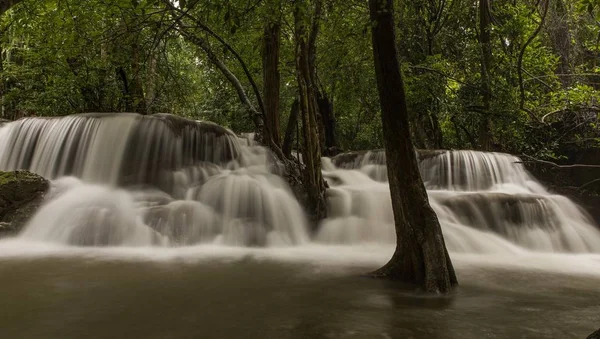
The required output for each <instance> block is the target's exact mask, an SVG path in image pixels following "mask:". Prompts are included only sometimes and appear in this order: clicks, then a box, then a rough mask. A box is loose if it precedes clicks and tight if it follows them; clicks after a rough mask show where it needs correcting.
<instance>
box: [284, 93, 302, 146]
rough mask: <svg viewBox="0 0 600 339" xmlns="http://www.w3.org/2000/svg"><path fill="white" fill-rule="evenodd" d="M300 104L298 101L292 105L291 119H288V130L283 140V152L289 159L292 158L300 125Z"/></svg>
mask: <svg viewBox="0 0 600 339" xmlns="http://www.w3.org/2000/svg"><path fill="white" fill-rule="evenodd" d="M299 105H300V103H299V102H298V99H296V100H294V102H293V103H292V109H291V110H290V118H289V119H288V124H287V128H286V129H285V138H284V139H283V146H282V147H281V150H282V151H283V154H284V155H285V156H286V157H287V158H291V156H292V146H293V144H294V132H296V126H297V125H298V111H299V110H300V108H299V107H298V106H299Z"/></svg>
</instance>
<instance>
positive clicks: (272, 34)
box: [262, 0, 281, 145]
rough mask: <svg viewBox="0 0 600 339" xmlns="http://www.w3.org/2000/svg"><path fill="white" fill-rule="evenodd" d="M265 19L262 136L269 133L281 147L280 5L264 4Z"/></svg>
mask: <svg viewBox="0 0 600 339" xmlns="http://www.w3.org/2000/svg"><path fill="white" fill-rule="evenodd" d="M266 7H267V8H266V13H267V14H266V17H265V27H264V38H263V49H262V57H263V88H264V90H263V96H264V98H265V120H266V121H265V126H267V128H266V129H265V130H264V132H263V133H264V134H265V135H267V133H269V134H270V135H271V139H273V143H275V144H276V145H281V135H280V134H281V133H280V132H279V102H280V100H279V87H280V82H281V76H280V74H279V50H280V45H281V3H280V0H269V1H267V4H266Z"/></svg>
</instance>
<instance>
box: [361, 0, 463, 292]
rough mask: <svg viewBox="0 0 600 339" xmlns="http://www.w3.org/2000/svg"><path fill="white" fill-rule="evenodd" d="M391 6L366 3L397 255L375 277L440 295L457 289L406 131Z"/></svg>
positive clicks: (383, 0) (387, 1)
mask: <svg viewBox="0 0 600 339" xmlns="http://www.w3.org/2000/svg"><path fill="white" fill-rule="evenodd" d="M392 1H393V0H369V9H370V13H371V21H373V29H372V39H373V55H374V59H375V74H376V76H377V88H378V90H379V99H380V102H381V111H382V113H381V119H382V122H383V133H384V137H385V149H386V158H387V167H388V173H389V181H390V193H391V197H392V207H393V210H394V220H395V224H396V251H395V252H394V255H393V256H392V259H391V260H390V261H389V262H388V263H387V264H386V265H385V266H383V267H382V268H380V269H379V270H377V271H376V272H374V273H373V275H374V276H375V277H382V278H389V279H394V280H399V281H402V282H405V283H409V284H414V285H417V286H420V287H421V288H423V289H424V290H425V291H427V292H433V293H445V292H448V291H450V290H451V289H452V287H453V286H455V285H456V284H457V280H456V275H455V273H454V268H453V267H452V262H451V261H450V257H449V255H448V251H447V250H446V245H445V243H444V237H443V235H442V229H441V227H440V223H439V221H438V218H437V216H436V214H435V212H434V211H433V209H432V208H431V206H430V205H429V201H428V198H427V192H426V191H425V186H424V185H423V181H422V180H421V175H420V173H419V168H418V165H417V158H416V154H415V150H414V148H413V144H412V138H411V135H410V129H409V125H408V111H407V107H406V99H405V94H404V85H403V82H402V75H401V73H400V66H399V64H398V51H397V50H396V44H395V42H396V39H395V32H394V19H393V2H392Z"/></svg>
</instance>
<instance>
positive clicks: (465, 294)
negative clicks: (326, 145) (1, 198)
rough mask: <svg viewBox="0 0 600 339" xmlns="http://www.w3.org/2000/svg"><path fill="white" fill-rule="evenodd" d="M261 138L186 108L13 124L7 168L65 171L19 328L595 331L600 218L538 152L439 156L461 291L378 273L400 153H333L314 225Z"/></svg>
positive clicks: (414, 334)
mask: <svg viewBox="0 0 600 339" xmlns="http://www.w3.org/2000/svg"><path fill="white" fill-rule="evenodd" d="M251 140H252V136H251V135H250V136H245V137H243V138H238V137H237V136H235V135H234V134H233V133H232V132H231V131H228V130H227V129H225V128H222V127H220V126H217V125H214V124H211V123H207V122H199V121H191V120H187V119H182V118H177V117H174V116H170V115H154V116H146V117H142V116H139V115H135V114H85V115H74V116H69V117H64V118H53V119H41V118H33V119H22V120H19V121H17V122H13V123H8V124H4V125H2V126H0V170H14V169H28V170H31V171H34V172H37V173H39V174H42V175H44V176H46V177H47V178H50V179H52V188H51V191H50V192H49V194H48V195H47V197H46V202H45V204H44V206H43V207H42V208H41V209H40V210H39V211H38V213H37V214H36V215H35V216H34V217H33V218H32V220H31V221H30V223H29V224H28V225H27V226H26V227H25V229H24V230H23V231H22V232H21V233H20V234H19V235H17V236H16V237H14V238H10V239H4V240H0V272H1V273H0V275H1V276H2V277H3V278H2V280H0V293H1V294H2V301H3V305H4V306H3V307H0V337H2V338H4V337H6V338H81V337H83V336H86V337H92V338H114V337H124V338H133V337H135V338H138V337H140V338H188V337H210V338H213V337H214V338H221V337H222V338H239V337H245V338H482V337H485V338H581V337H585V335H586V334H588V333H589V332H592V331H593V330H594V329H595V327H597V326H600V321H599V320H600V319H599V317H598V316H597V315H598V314H599V311H600V303H599V300H600V299H599V298H598V297H600V293H599V292H600V289H598V283H599V282H600V255H599V254H598V252H600V231H599V230H598V228H597V227H596V225H594V224H593V222H592V221H591V219H590V217H589V216H588V215H586V214H585V212H583V211H582V210H581V208H579V207H578V206H577V205H575V204H574V203H573V202H571V201H570V200H569V199H567V198H565V197H563V196H560V195H555V194H552V193H551V192H549V191H548V190H546V189H545V188H544V187H543V186H542V185H541V184H540V183H539V182H537V181H536V180H535V178H533V177H532V176H531V175H530V174H529V173H527V171H526V170H525V169H524V168H523V166H522V165H521V164H520V163H519V159H518V158H516V157H513V156H510V155H507V154H499V153H481V152H473V151H452V152H444V151H436V152H425V153H424V152H420V153H419V157H420V167H421V174H422V177H423V180H424V182H425V185H426V187H427V189H428V193H429V198H430V203H431V205H432V207H433V208H434V210H435V211H436V213H437V215H438V217H439V219H440V222H441V224H442V231H443V233H444V237H445V239H446V244H447V246H448V248H449V251H450V254H451V256H452V259H453V262H454V263H455V265H456V268H457V273H458V277H459V280H460V282H461V286H460V287H459V289H458V290H457V291H456V293H455V294H453V295H451V296H449V297H444V298H432V297H425V296H419V295H416V294H414V293H413V292H412V291H411V290H410V289H406V288H403V287H399V286H397V285H396V284H390V283H387V282H381V281H373V280H370V279H365V278H361V277H360V273H363V272H367V271H369V270H372V269H375V268H377V267H378V266H380V265H382V264H384V263H385V262H386V260H387V259H388V258H389V257H390V256H391V253H392V252H393V246H394V240H395V234H394V227H393V217H392V211H391V201H390V198H389V188H388V184H387V170H386V167H385V156H384V154H383V153H382V152H367V153H364V154H360V155H357V156H349V155H348V154H346V155H342V156H338V157H335V158H333V159H326V158H325V159H323V168H324V171H323V173H324V177H325V179H326V180H327V182H328V184H329V186H330V188H329V189H328V192H327V195H328V198H329V218H328V219H326V220H324V221H323V222H322V223H321V225H319V227H318V228H317V230H315V231H309V227H308V226H307V222H306V219H305V216H304V213H303V211H302V208H301V206H300V205H299V203H298V202H297V201H296V200H295V198H294V196H293V194H292V193H291V191H290V189H289V187H288V186H287V184H286V183H285V181H284V180H283V179H282V178H281V177H280V176H279V174H280V171H281V169H280V167H279V166H278V164H277V163H276V162H275V161H274V159H273V157H272V156H271V155H270V154H269V152H267V151H266V150H265V149H264V148H262V147H260V146H256V145H254V144H253V142H252V141H251Z"/></svg>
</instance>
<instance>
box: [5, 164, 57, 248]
mask: <svg viewBox="0 0 600 339" xmlns="http://www.w3.org/2000/svg"><path fill="white" fill-rule="evenodd" d="M49 188H50V183H49V182H48V180H46V179H44V178H42V177H41V176H39V175H37V174H34V173H31V172H27V171H15V172H1V171H0V236H5V235H10V234H15V233H17V232H18V231H19V230H21V228H22V227H23V226H24V225H25V224H26V223H27V221H28V220H29V218H31V217H32V216H33V214H34V213H35V211H36V210H37V209H38V207H39V206H40V205H41V204H42V201H43V199H44V195H45V193H46V192H47V191H48V189H49Z"/></svg>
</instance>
